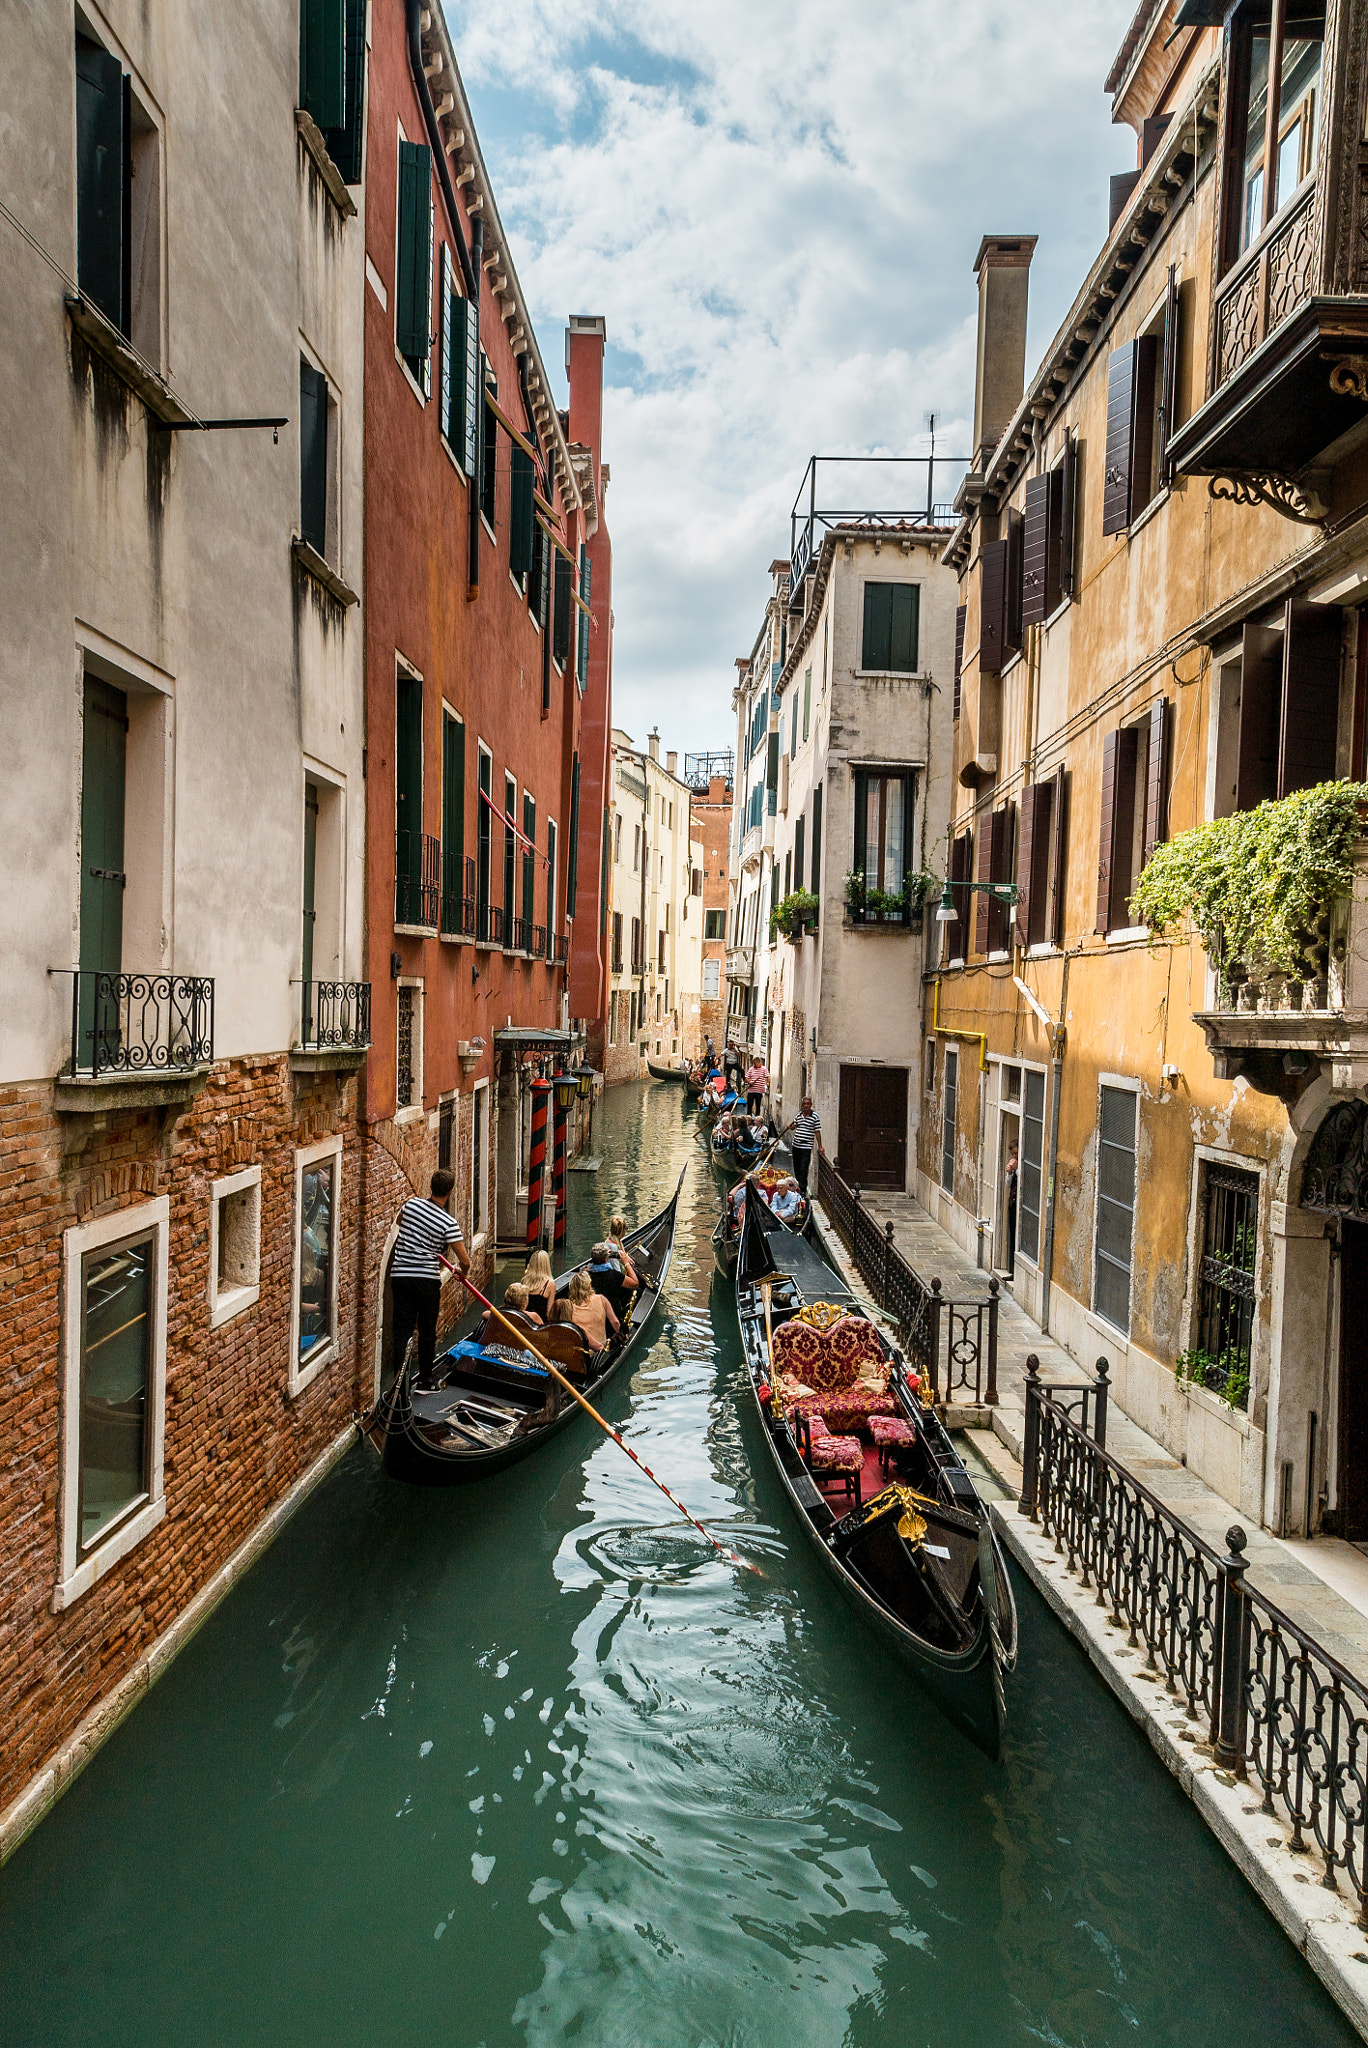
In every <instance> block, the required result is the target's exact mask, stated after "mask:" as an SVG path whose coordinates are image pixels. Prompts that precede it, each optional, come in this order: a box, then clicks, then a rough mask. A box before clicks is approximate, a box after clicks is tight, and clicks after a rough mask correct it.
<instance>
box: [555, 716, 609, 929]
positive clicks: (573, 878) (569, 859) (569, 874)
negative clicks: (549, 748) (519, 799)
mask: <svg viewBox="0 0 1368 2048" xmlns="http://www.w3.org/2000/svg"><path fill="white" fill-rule="evenodd" d="M579 806H580V757H579V755H578V754H576V755H575V758H574V760H573V761H572V762H571V764H570V845H569V848H568V849H567V851H566V856H565V914H566V916H567V917H573V916H574V914H575V897H576V894H577V892H578V887H579ZM606 830H607V828H606V827H605V838H606Z"/></svg>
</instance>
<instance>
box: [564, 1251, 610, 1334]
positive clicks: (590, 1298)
mask: <svg viewBox="0 0 1368 2048" xmlns="http://www.w3.org/2000/svg"><path fill="white" fill-rule="evenodd" d="M568 1297H569V1301H570V1313H571V1316H572V1318H573V1320H574V1323H575V1326H576V1328H577V1329H580V1330H583V1332H584V1334H585V1336H586V1337H587V1338H588V1340H589V1345H590V1348H591V1349H592V1350H594V1351H602V1349H603V1347H604V1345H605V1344H606V1343H607V1342H608V1338H609V1334H610V1333H615V1332H616V1330H617V1328H618V1319H617V1317H616V1316H615V1315H614V1313H613V1305H612V1303H611V1302H610V1301H609V1300H608V1299H607V1298H606V1296H604V1295H602V1294H595V1292H594V1285H593V1282H592V1281H591V1280H590V1278H589V1275H588V1274H587V1273H586V1272H585V1271H584V1270H583V1269H582V1268H581V1270H580V1271H579V1272H578V1273H572V1274H571V1275H570V1286H569V1289H568Z"/></svg>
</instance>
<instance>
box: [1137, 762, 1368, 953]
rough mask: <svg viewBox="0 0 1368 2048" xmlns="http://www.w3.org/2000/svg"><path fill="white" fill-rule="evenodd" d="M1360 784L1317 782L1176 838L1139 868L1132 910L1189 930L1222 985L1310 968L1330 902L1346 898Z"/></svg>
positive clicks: (1364, 797)
mask: <svg viewBox="0 0 1368 2048" xmlns="http://www.w3.org/2000/svg"><path fill="white" fill-rule="evenodd" d="M1365 820H1368V784H1364V783H1361V782H1322V783H1318V784H1317V785H1316V787H1315V788H1314V789H1298V790H1294V791H1293V793H1292V795H1291V796H1286V797H1282V798H1281V799H1280V800H1279V801H1277V802H1267V803H1261V804H1257V805H1255V807H1254V809H1253V810H1250V811H1237V812H1236V813H1235V814H1234V816H1233V817H1229V818H1215V819H1213V820H1212V822H1211V823H1210V824H1208V825H1197V826H1195V827H1194V828H1193V829H1192V830H1191V831H1190V832H1180V833H1179V834H1178V836H1177V837H1176V838H1174V839H1170V840H1169V841H1168V842H1167V844H1165V845H1163V846H1160V847H1158V848H1156V850H1155V852H1154V853H1153V854H1152V855H1151V856H1150V859H1149V861H1148V862H1147V863H1146V865H1145V868H1144V871H1143V873H1142V874H1141V876H1140V880H1139V882H1138V884H1137V885H1136V888H1135V891H1134V893H1133V895H1132V896H1131V910H1132V912H1133V914H1134V916H1135V919H1136V922H1137V923H1140V924H1147V925H1148V926H1149V927H1150V930H1151V931H1152V932H1153V933H1155V934H1158V933H1160V932H1176V931H1179V930H1180V929H1181V928H1182V927H1183V926H1184V925H1185V924H1186V925H1189V926H1190V927H1191V928H1192V930H1193V931H1195V933H1196V934H1197V936H1198V938H1199V939H1200V940H1201V942H1202V944H1203V945H1204V946H1205V948H1206V950H1207V953H1208V954H1209V956H1210V957H1211V958H1212V960H1213V961H1214V962H1216V963H1218V964H1219V968H1220V972H1221V975H1222V977H1223V979H1229V980H1231V981H1233V980H1236V979H1238V978H1241V977H1242V974H1248V973H1250V972H1264V973H1274V974H1285V975H1288V976H1290V977H1291V978H1292V979H1294V980H1296V979H1298V978H1299V977H1301V976H1303V975H1305V974H1306V973H1308V972H1310V971H1314V969H1315V966H1316V961H1317V956H1318V953H1319V952H1320V951H1321V949H1322V948H1323V946H1324V943H1325V940H1324V929H1323V928H1324V925H1325V922H1326V919H1327V918H1328V915H1329V911H1330V906H1331V904H1332V903H1333V902H1334V901H1335V899H1336V897H1341V896H1348V895H1350V894H1352V891H1353V885H1354V848H1355V845H1356V844H1357V842H1358V840H1359V839H1360V838H1361V837H1362V836H1363V832H1364V828H1365Z"/></svg>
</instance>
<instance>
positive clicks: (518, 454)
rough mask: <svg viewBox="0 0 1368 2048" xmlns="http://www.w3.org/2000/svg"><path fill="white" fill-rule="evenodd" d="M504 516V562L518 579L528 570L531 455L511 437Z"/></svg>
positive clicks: (530, 560)
mask: <svg viewBox="0 0 1368 2048" xmlns="http://www.w3.org/2000/svg"><path fill="white" fill-rule="evenodd" d="M512 479H513V480H512V495H511V502H510V507H509V519H508V566H509V568H510V569H511V570H512V572H513V574H514V576H515V577H517V579H518V580H519V582H521V580H522V579H523V577H524V576H530V575H531V573H532V527H533V518H532V458H531V457H530V456H529V454H528V453H527V450H526V449H525V448H520V447H519V446H518V444H517V442H516V441H515V442H514V443H513V455H512Z"/></svg>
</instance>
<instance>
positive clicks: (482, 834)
mask: <svg viewBox="0 0 1368 2048" xmlns="http://www.w3.org/2000/svg"><path fill="white" fill-rule="evenodd" d="M479 764H480V765H479V785H480V794H479V798H478V801H477V807H476V818H475V845H476V860H475V930H476V936H477V937H478V938H481V939H487V938H488V937H489V856H490V844H491V841H492V838H493V831H494V814H493V812H492V811H491V810H490V808H489V805H488V803H487V802H486V801H485V799H486V798H487V797H488V796H489V794H490V759H489V756H488V754H486V753H481V754H480V756H479Z"/></svg>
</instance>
